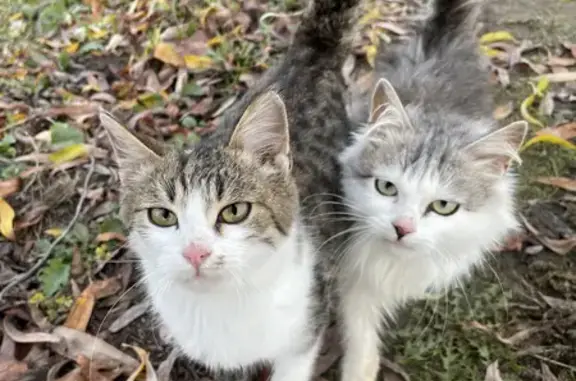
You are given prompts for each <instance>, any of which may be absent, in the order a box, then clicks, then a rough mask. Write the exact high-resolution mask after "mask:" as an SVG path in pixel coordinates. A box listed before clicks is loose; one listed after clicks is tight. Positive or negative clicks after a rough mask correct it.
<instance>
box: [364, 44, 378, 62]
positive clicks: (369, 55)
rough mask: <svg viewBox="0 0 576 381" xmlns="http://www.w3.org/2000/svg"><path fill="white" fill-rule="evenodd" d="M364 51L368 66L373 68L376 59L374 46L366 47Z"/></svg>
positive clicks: (376, 50) (376, 49)
mask: <svg viewBox="0 0 576 381" xmlns="http://www.w3.org/2000/svg"><path fill="white" fill-rule="evenodd" d="M364 49H365V51H366V60H367V61H368V63H369V64H370V66H372V67H374V60H375V59H376V53H377V52H378V48H377V47H376V46H375V45H368V46H366V47H365V48H364Z"/></svg>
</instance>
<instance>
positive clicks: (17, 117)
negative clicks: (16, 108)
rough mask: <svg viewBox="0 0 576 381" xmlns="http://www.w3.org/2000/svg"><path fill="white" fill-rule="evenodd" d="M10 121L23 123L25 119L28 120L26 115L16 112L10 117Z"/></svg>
mask: <svg viewBox="0 0 576 381" xmlns="http://www.w3.org/2000/svg"><path fill="white" fill-rule="evenodd" d="M10 119H11V120H12V121H13V122H21V121H23V120H24V119H26V114H24V113H22V112H15V113H14V114H12V115H10Z"/></svg>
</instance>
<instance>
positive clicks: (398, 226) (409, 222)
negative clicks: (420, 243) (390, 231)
mask: <svg viewBox="0 0 576 381" xmlns="http://www.w3.org/2000/svg"><path fill="white" fill-rule="evenodd" d="M392 226H394V229H395V230H396V236H397V237H398V240H400V239H402V237H404V236H405V235H407V234H410V233H414V232H415V231H416V226H415V225H414V220H413V219H412V218H408V217H401V218H399V219H397V220H396V221H394V222H392Z"/></svg>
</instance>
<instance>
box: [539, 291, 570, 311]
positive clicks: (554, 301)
mask: <svg viewBox="0 0 576 381" xmlns="http://www.w3.org/2000/svg"><path fill="white" fill-rule="evenodd" d="M539 294H540V297H541V298H542V299H543V300H544V301H545V302H546V304H548V305H549V306H550V307H552V308H555V309H558V310H565V311H566V312H571V311H574V310H576V301H573V300H566V299H559V298H553V297H551V296H546V295H544V294H542V293H539Z"/></svg>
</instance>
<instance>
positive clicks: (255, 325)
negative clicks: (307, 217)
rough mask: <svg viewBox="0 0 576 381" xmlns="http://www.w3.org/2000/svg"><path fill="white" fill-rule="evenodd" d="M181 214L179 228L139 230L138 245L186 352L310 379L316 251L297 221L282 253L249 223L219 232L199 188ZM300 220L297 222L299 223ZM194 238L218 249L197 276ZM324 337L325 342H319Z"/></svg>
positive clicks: (293, 379)
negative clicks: (190, 253) (187, 253)
mask: <svg viewBox="0 0 576 381" xmlns="http://www.w3.org/2000/svg"><path fill="white" fill-rule="evenodd" d="M178 209H179V210H181V211H182V212H181V213H178V220H179V227H178V228H175V227H171V228H160V227H156V226H154V225H152V224H150V226H149V227H147V228H146V229H145V230H144V232H145V233H144V234H142V233H138V231H142V229H136V230H135V231H134V232H133V234H132V235H131V236H130V244H131V247H132V249H134V250H135V251H136V252H137V253H138V254H139V255H140V257H141V259H142V265H143V269H144V275H145V277H146V278H145V280H146V285H147V289H148V293H149V295H150V298H151V300H152V303H153V306H154V308H155V310H156V311H157V312H158V314H159V316H160V318H161V320H162V322H163V323H164V324H165V326H166V327H167V329H168V331H169V332H170V334H171V336H172V337H173V339H174V341H175V342H176V343H177V345H178V346H179V347H180V349H181V350H182V351H183V352H184V353H185V354H186V355H187V356H189V357H190V358H191V359H194V360H197V361H200V362H201V363H203V364H205V365H207V366H208V367H211V368H213V369H216V368H217V369H224V370H226V369H229V370H230V369H237V368H245V367H248V366H250V365H253V364H254V363H256V362H260V361H265V362H270V363H272V364H273V366H274V372H273V378H272V380H273V381H283V380H286V381H288V380H290V381H300V380H301V381H306V380H309V379H310V377H311V374H312V370H313V365H314V360H315V357H316V353H317V351H318V346H319V342H317V343H316V344H315V345H313V346H311V345H310V343H311V342H313V341H311V340H314V338H313V337H311V336H310V335H311V332H310V329H309V326H310V321H311V316H310V302H311V301H310V293H311V292H310V289H311V286H312V280H313V274H312V269H313V259H314V258H313V253H312V251H311V250H312V247H311V245H310V243H309V242H306V240H305V242H304V243H303V244H302V243H301V245H303V247H302V248H300V249H299V248H298V245H297V240H296V231H297V229H299V227H298V226H294V227H293V229H292V232H291V233H290V235H289V237H287V238H286V239H285V240H284V241H283V242H282V243H281V244H280V246H279V247H278V249H277V250H274V249H273V248H272V247H271V246H269V245H266V244H264V243H261V242H259V241H256V240H247V239H246V237H247V236H248V235H249V234H250V231H249V229H248V228H247V227H243V226H242V224H238V225H224V226H223V227H222V235H221V236H219V235H217V234H216V232H215V231H214V228H213V226H212V224H211V223H210V222H209V221H210V218H209V217H208V216H209V215H210V213H212V212H213V211H210V210H208V212H206V210H207V207H206V204H205V202H204V200H203V198H202V196H201V194H200V193H199V192H194V193H192V194H191V195H190V196H189V197H188V199H187V201H186V204H185V205H181V208H178ZM295 225H296V224H295ZM191 242H196V243H202V244H203V245H205V246H207V247H208V248H209V249H211V250H212V256H211V257H210V258H209V259H208V261H207V262H206V269H204V270H203V271H202V274H203V275H202V276H201V277H200V278H197V277H196V276H195V271H194V269H193V268H192V266H191V265H190V264H189V263H187V262H186V261H185V260H184V258H183V256H182V252H183V250H184V248H185V247H186V246H187V245H188V244H190V243H191ZM318 341H319V339H318Z"/></svg>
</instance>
